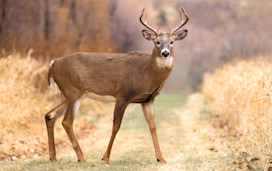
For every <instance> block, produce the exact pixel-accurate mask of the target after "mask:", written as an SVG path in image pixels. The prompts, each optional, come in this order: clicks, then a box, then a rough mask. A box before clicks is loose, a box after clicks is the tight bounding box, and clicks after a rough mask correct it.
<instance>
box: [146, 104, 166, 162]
mask: <svg viewBox="0 0 272 171" xmlns="http://www.w3.org/2000/svg"><path fill="white" fill-rule="evenodd" d="M142 109H143V113H144V116H145V119H146V122H147V124H148V127H149V130H150V132H151V135H152V139H153V145H154V148H155V155H156V157H157V161H158V162H162V163H166V160H165V159H164V158H163V156H162V153H161V149H160V145H159V141H158V137H157V128H156V120H155V116H154V112H153V101H150V102H148V103H142Z"/></svg>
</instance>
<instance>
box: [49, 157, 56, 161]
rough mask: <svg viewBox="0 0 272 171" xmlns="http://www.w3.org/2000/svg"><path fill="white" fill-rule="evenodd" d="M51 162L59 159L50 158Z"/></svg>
mask: <svg viewBox="0 0 272 171" xmlns="http://www.w3.org/2000/svg"><path fill="white" fill-rule="evenodd" d="M49 160H50V161H51V162H55V161H57V159H51V158H50V159H49Z"/></svg>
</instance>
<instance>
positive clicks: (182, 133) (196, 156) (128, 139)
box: [0, 94, 262, 170]
mask: <svg viewBox="0 0 272 171" xmlns="http://www.w3.org/2000/svg"><path fill="white" fill-rule="evenodd" d="M155 114H156V120H157V128H158V137H159V142H160V145H161V149H162V152H163V154H164V157H165V159H166V160H167V162H168V163H167V164H161V163H158V162H156V158H155V155H154V149H153V144H152V140H151V136H150V133H149V130H148V126H147V124H146V122H145V119H144V116H143V114H142V111H141V107H140V105H137V104H132V105H130V106H129V107H128V109H127V111H126V113H125V116H124V120H123V123H122V126H121V129H120V131H119V133H118V135H117V138H116V140H115V143H114V146H113V149H112V154H111V164H110V165H105V164H104V163H103V161H101V160H100V159H101V157H102V155H103V153H104V150H105V149H106V146H107V143H108V140H109V137H110V133H111V126H112V115H103V116H102V117H93V115H87V114H86V113H85V110H84V111H83V112H82V110H81V112H80V113H79V114H78V118H80V117H82V118H85V120H88V121H89V123H90V124H91V125H93V126H94V127H96V129H95V131H93V133H92V135H91V137H95V138H96V140H95V141H94V142H93V143H91V144H90V143H88V141H90V140H89V137H90V136H89V135H88V136H87V135H86V138H81V139H80V140H79V143H80V144H81V147H82V149H83V152H84V154H85V156H86V159H87V163H78V162H77V159H76V155H75V153H74V151H73V149H72V147H71V146H70V144H69V145H68V146H69V148H67V150H66V151H64V152H63V151H62V152H60V151H58V148H57V157H58V159H59V160H58V161H57V162H50V161H49V160H48V157H47V156H46V157H38V158H36V159H25V160H17V161H10V162H1V163H0V170H216V169H217V170H233V169H237V168H238V169H243V168H248V167H250V165H249V166H248V162H246V160H245V159H244V158H241V156H239V155H237V154H236V152H237V151H235V149H234V147H235V146H234V144H235V142H238V140H236V139H235V138H233V137H228V136H226V135H225V134H224V132H223V131H222V130H219V129H214V128H213V127H212V126H211V124H209V122H210V119H211V113H210V112H209V110H208V109H207V108H206V102H205V100H204V99H203V98H202V96H201V95H200V94H195V95H190V96H184V95H175V94H162V95H160V96H159V97H158V98H157V100H156V103H155ZM75 122H76V121H75ZM57 137H58V136H57ZM58 138H62V139H68V138H67V136H64V137H58ZM256 168H258V167H256ZM259 169H262V168H261V167H259Z"/></svg>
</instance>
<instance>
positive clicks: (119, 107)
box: [102, 99, 128, 163]
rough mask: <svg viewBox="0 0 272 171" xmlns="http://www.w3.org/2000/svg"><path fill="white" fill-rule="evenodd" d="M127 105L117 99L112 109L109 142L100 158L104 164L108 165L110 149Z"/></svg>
mask: <svg viewBox="0 0 272 171" xmlns="http://www.w3.org/2000/svg"><path fill="white" fill-rule="evenodd" d="M127 105H128V103H127V102H126V101H125V100H118V99H117V100H116V103H115V108H114V118H113V127H112V133H111V138H110V141H109V144H108V148H107V150H106V152H105V153H104V156H103V158H102V160H104V162H105V163H110V153H111V148H112V145H113V142H114V139H115V136H116V134H117V132H118V131H119V129H120V126H121V122H122V119H123V115H124V112H125V110H126V107H127Z"/></svg>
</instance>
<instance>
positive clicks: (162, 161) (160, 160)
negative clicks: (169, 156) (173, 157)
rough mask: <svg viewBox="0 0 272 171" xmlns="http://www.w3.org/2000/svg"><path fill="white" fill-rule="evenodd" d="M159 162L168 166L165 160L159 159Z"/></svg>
mask: <svg viewBox="0 0 272 171" xmlns="http://www.w3.org/2000/svg"><path fill="white" fill-rule="evenodd" d="M157 162H161V163H164V164H166V160H165V159H164V158H160V159H158V158H157Z"/></svg>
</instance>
